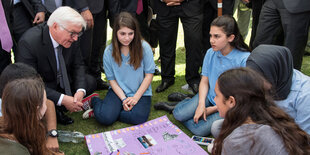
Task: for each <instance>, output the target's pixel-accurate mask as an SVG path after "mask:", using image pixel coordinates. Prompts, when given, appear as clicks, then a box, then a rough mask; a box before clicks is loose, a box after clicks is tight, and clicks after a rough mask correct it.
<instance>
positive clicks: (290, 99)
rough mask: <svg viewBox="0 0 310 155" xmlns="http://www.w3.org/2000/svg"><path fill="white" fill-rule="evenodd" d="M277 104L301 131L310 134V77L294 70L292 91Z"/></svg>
mask: <svg viewBox="0 0 310 155" xmlns="http://www.w3.org/2000/svg"><path fill="white" fill-rule="evenodd" d="M275 103H276V104H277V105H278V106H279V107H280V108H282V109H283V110H284V111H285V112H286V113H288V114H289V115H290V116H291V117H292V118H294V119H295V122H296V123H297V124H298V125H299V127H300V128H301V129H303V130H304V131H306V132H307V133H308V134H310V77H309V76H306V75H304V74H303V73H301V72H300V71H298V70H295V69H294V72H293V78H292V86H291V91H290V93H289V94H288V96H287V98H286V99H285V100H281V101H275Z"/></svg>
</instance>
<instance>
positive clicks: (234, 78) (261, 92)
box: [212, 68, 310, 155]
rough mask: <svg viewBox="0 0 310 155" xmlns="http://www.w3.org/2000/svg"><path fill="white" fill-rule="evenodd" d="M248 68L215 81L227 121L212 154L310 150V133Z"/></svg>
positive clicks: (282, 154) (265, 154) (260, 154)
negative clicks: (277, 103) (284, 108)
mask: <svg viewBox="0 0 310 155" xmlns="http://www.w3.org/2000/svg"><path fill="white" fill-rule="evenodd" d="M271 87H272V86H271V84H269V83H268V82H267V81H266V80H265V79H264V78H263V77H262V76H261V75H259V74H258V73H256V72H255V71H253V70H251V69H249V68H239V69H232V70H228V71H226V72H224V73H223V74H222V75H221V76H220V77H219V78H218V81H217V83H216V85H215V93H216V97H215V98H214V101H215V102H216V106H217V109H218V111H219V114H220V116H221V117H224V118H225V119H224V122H223V126H222V129H221V131H220V134H219V136H218V137H217V138H216V140H215V142H214V147H213V150H212V154H214V155H221V154H225V155H228V154H231V155H235V154H255V155H270V154H280V155H287V154H290V155H295V154H298V155H303V154H310V145H309V143H310V137H309V135H308V134H307V133H306V132H305V131H303V130H302V129H301V128H300V127H299V126H298V125H297V124H296V123H295V122H294V119H293V118H291V117H290V116H289V115H288V114H286V113H285V112H284V111H283V110H282V109H281V108H279V107H278V106H276V104H275V103H274V101H273V98H272V96H271V95H270V94H269V92H270V91H269V90H270V88H271Z"/></svg>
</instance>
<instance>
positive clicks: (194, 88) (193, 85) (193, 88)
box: [189, 83, 199, 94]
mask: <svg viewBox="0 0 310 155" xmlns="http://www.w3.org/2000/svg"><path fill="white" fill-rule="evenodd" d="M189 87H191V88H192V90H193V93H194V94H197V93H198V90H199V84H197V83H194V84H189Z"/></svg>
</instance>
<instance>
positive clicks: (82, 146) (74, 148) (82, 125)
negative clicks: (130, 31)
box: [58, 25, 310, 155]
mask: <svg viewBox="0 0 310 155" xmlns="http://www.w3.org/2000/svg"><path fill="white" fill-rule="evenodd" d="M108 36H111V30H110V29H109V31H108ZM108 38H110V37H108ZM158 53H159V52H158V48H157V49H156V52H155V57H154V60H157V59H158V57H159V54H158ZM155 62H156V64H157V65H158V66H160V64H158V63H157V61H155ZM175 69H176V78H175V84H174V85H173V86H171V87H170V88H169V89H167V90H166V91H164V92H162V93H155V89H156V87H157V86H158V85H159V84H160V82H161V77H160V76H154V78H153V82H152V88H153V97H152V109H151V113H150V116H149V120H152V119H155V118H157V117H160V116H163V115H167V116H168V118H169V119H170V121H171V122H172V123H174V124H175V125H177V126H178V127H179V128H180V129H181V130H182V131H183V132H184V133H186V134H187V135H188V136H190V137H191V136H192V133H190V131H189V130H188V129H186V128H185V127H184V126H183V125H182V124H181V123H180V122H178V121H177V120H175V119H174V118H173V115H172V114H169V113H167V112H165V111H158V110H155V109H154V108H153V105H154V104H155V103H157V102H159V101H167V96H168V94H170V93H172V92H183V93H186V92H184V91H183V90H182V89H181V86H183V85H184V84H186V81H185V48H184V43H183V31H182V27H181V25H180V26H179V36H178V42H177V53H176V66H175ZM302 72H303V73H305V74H307V75H310V56H306V57H304V61H303V66H302ZM98 93H99V94H100V98H102V99H103V98H104V97H105V94H106V93H107V91H106V90H103V91H98ZM82 114H83V112H78V113H72V114H68V115H69V116H70V117H72V118H73V119H74V121H75V122H74V123H73V124H72V125H68V126H63V125H58V129H60V130H70V131H80V132H82V133H84V134H85V135H88V134H94V133H100V132H104V131H110V130H115V129H120V128H125V127H128V126H132V125H130V124H125V123H121V122H115V123H114V124H113V125H111V126H103V125H100V124H99V123H98V122H96V120H95V118H91V119H87V120H83V119H82ZM59 145H60V150H62V151H64V152H65V153H66V154H69V155H71V154H79V155H84V154H89V152H88V149H87V146H86V143H85V142H83V143H79V144H74V143H59ZM203 148H204V149H206V147H203Z"/></svg>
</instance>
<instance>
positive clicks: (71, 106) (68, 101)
mask: <svg viewBox="0 0 310 155" xmlns="http://www.w3.org/2000/svg"><path fill="white" fill-rule="evenodd" d="M61 104H62V105H64V106H65V107H66V108H67V110H69V111H70V112H77V111H81V110H82V106H83V103H82V102H79V101H77V102H76V103H74V98H73V97H72V96H67V95H65V96H64V98H63V100H62V103H61Z"/></svg>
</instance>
